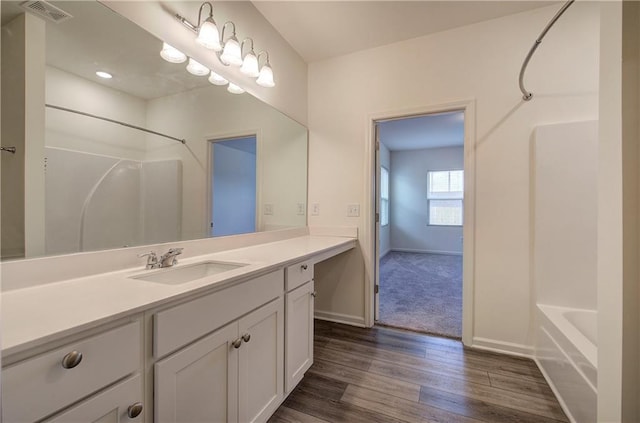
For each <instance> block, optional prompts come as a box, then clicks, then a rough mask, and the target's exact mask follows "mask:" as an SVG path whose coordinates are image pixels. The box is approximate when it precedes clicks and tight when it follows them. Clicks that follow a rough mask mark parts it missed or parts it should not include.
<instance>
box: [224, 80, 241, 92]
mask: <svg viewBox="0 0 640 423" xmlns="http://www.w3.org/2000/svg"><path fill="white" fill-rule="evenodd" d="M227 91H229V92H230V93H232V94H242V93H243V92H244V90H243V89H242V88H240V87H239V86H237V85H236V84H234V83H233V82H229V86H228V87H227Z"/></svg>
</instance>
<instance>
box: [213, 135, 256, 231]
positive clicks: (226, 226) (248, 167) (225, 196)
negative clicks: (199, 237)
mask: <svg viewBox="0 0 640 423" xmlns="http://www.w3.org/2000/svg"><path fill="white" fill-rule="evenodd" d="M209 142H210V148H209V154H210V157H209V163H210V170H209V181H210V184H209V185H210V198H211V201H210V204H209V210H210V212H209V235H210V236H226V235H238V234H244V233H250V232H255V231H256V227H257V216H258V213H257V210H256V204H257V195H258V193H257V182H256V175H257V172H256V166H257V160H256V157H257V155H256V151H257V140H256V135H255V134H254V135H249V136H242V137H234V138H223V139H216V140H209Z"/></svg>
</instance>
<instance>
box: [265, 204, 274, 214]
mask: <svg viewBox="0 0 640 423" xmlns="http://www.w3.org/2000/svg"><path fill="white" fill-rule="evenodd" d="M264 214H266V215H272V214H273V204H265V205H264Z"/></svg>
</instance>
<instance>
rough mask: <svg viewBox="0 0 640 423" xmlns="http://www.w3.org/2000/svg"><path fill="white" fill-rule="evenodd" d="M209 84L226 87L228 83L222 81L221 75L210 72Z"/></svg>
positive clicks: (224, 80)
mask: <svg viewBox="0 0 640 423" xmlns="http://www.w3.org/2000/svg"><path fill="white" fill-rule="evenodd" d="M209 82H211V83H212V84H213V85H227V84H228V83H229V81H227V80H226V79H224V78H223V77H222V76H221V75H218V74H217V73H215V72H214V71H211V75H209Z"/></svg>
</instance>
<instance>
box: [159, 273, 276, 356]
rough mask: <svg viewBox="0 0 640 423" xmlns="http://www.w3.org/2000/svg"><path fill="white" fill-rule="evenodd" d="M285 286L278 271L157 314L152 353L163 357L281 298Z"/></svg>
mask: <svg viewBox="0 0 640 423" xmlns="http://www.w3.org/2000/svg"><path fill="white" fill-rule="evenodd" d="M283 286H284V284H283V275H282V270H279V271H276V272H273V273H269V274H267V275H264V276H260V277H257V278H255V279H251V280H248V281H246V282H242V283H239V284H237V285H234V286H231V287H229V288H225V289H222V290H220V291H217V292H214V293H212V294H209V295H206V296H204V297H201V298H197V299H194V300H192V301H189V302H186V303H183V304H181V305H178V306H176V307H173V308H170V309H168V310H164V311H161V312H158V313H156V314H155V315H154V324H153V331H154V333H153V355H154V356H155V357H156V358H160V357H163V356H165V355H167V354H168V353H170V352H173V351H175V350H177V349H178V348H180V347H182V346H183V345H186V344H188V343H190V342H192V341H195V340H196V339H198V338H200V337H202V336H204V335H206V334H208V333H210V332H213V331H214V330H216V329H218V328H220V327H222V326H224V325H226V324H227V323H229V322H230V321H232V320H235V319H237V318H238V317H240V316H242V315H244V314H247V313H248V312H250V311H251V310H255V309H256V308H258V307H260V306H261V305H263V304H266V303H268V302H269V301H271V300H273V299H274V298H278V297H279V296H280V295H281V294H282V290H283Z"/></svg>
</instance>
